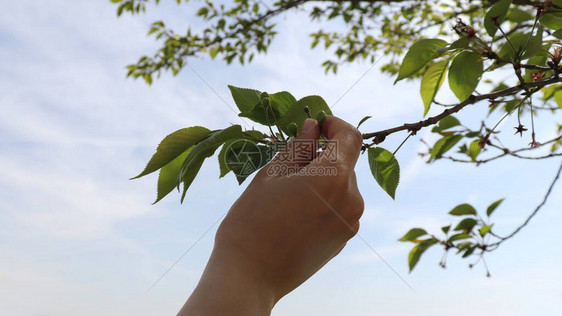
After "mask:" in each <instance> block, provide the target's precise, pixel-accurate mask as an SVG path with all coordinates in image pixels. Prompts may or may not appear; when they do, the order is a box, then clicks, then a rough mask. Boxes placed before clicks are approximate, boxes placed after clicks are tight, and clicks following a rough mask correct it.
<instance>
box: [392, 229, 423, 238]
mask: <svg viewBox="0 0 562 316" xmlns="http://www.w3.org/2000/svg"><path fill="white" fill-rule="evenodd" d="M423 235H427V232H426V231H425V229H422V228H412V229H410V231H408V232H407V233H406V235H404V236H403V237H402V238H400V239H398V241H414V240H416V239H417V238H418V237H420V236H423Z"/></svg>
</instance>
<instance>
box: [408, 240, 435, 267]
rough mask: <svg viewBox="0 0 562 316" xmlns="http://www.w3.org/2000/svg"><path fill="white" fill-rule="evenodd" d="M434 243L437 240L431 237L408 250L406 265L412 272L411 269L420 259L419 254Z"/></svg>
mask: <svg viewBox="0 0 562 316" xmlns="http://www.w3.org/2000/svg"><path fill="white" fill-rule="evenodd" d="M436 243H437V240H435V239H433V238H431V239H426V240H424V241H423V242H422V243H420V244H419V245H416V246H415V247H414V248H412V250H411V251H410V254H409V255H408V266H409V267H410V272H412V270H413V269H414V267H415V266H416V264H417V263H418V261H419V260H420V258H421V256H422V255H423V253H424V252H425V251H426V250H427V249H429V247H431V246H433V245H435V244H436Z"/></svg>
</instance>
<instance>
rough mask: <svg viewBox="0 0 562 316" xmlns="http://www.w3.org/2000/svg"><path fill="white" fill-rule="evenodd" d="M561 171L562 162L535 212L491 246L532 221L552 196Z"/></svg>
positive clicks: (512, 234) (508, 237) (493, 245)
mask: <svg viewBox="0 0 562 316" xmlns="http://www.w3.org/2000/svg"><path fill="white" fill-rule="evenodd" d="M560 173H562V162H561V163H560V167H558V172H557V173H556V177H554V180H552V183H551V184H550V186H549V187H548V191H546V194H545V195H544V198H543V200H542V202H541V203H540V204H539V205H537V207H536V208H535V210H534V211H533V213H531V215H529V217H527V219H526V220H525V222H524V223H523V224H521V225H520V226H519V227H517V228H516V229H515V230H514V231H513V232H512V233H511V234H509V235H507V236H506V237H503V238H501V240H500V241H498V242H495V243H493V244H490V245H489V246H492V247H495V246H499V245H500V244H501V243H502V242H504V241H506V240H508V239H510V238H511V237H513V236H515V235H516V234H517V233H518V232H519V231H520V230H521V229H523V227H525V226H527V224H529V222H530V221H531V219H532V218H533V217H534V216H535V215H537V213H538V212H539V210H540V209H541V208H542V207H543V205H544V204H545V203H546V201H547V200H548V197H549V196H550V193H551V192H552V188H554V185H555V184H556V182H557V181H558V178H560Z"/></svg>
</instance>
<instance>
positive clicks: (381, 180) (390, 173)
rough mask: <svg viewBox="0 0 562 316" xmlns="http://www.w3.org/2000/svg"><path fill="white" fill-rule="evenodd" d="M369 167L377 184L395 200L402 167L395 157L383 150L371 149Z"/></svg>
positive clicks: (378, 148)
mask: <svg viewBox="0 0 562 316" xmlns="http://www.w3.org/2000/svg"><path fill="white" fill-rule="evenodd" d="M368 156H369V167H370V168H371V173H372V174H373V176H374V177H375V180H377V183H378V184H379V185H380V186H381V188H382V189H383V190H385V191H386V193H388V195H390V197H392V198H393V199H394V196H395V193H396V187H398V182H400V166H399V165H398V161H397V160H396V158H395V157H394V155H393V154H392V153H391V152H390V151H388V150H386V149H384V148H382V147H376V148H369V151H368Z"/></svg>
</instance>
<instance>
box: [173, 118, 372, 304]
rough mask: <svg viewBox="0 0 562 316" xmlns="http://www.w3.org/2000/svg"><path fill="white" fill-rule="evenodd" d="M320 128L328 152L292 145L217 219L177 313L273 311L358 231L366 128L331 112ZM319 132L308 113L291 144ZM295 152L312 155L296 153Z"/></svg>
mask: <svg viewBox="0 0 562 316" xmlns="http://www.w3.org/2000/svg"><path fill="white" fill-rule="evenodd" d="M322 134H323V135H324V136H325V137H326V138H327V139H328V140H329V141H330V143H329V144H328V147H329V148H327V151H325V152H324V154H322V153H320V154H318V155H317V154H316V151H315V146H308V148H306V146H288V150H287V151H286V152H284V153H281V154H279V155H278V156H276V157H275V158H274V159H273V160H272V161H271V162H270V163H269V164H268V165H266V166H265V167H264V168H263V169H262V170H260V171H259V172H258V173H257V174H256V176H255V178H254V179H253V181H252V182H251V183H250V185H249V186H248V188H247V189H246V190H245V192H244V193H243V194H242V195H241V196H240V198H239V199H238V200H237V201H236V202H235V203H234V205H233V206H232V208H231V209H230V211H229V213H228V215H227V216H226V218H225V219H224V221H223V222H222V224H221V225H220V227H219V229H218V231H217V234H216V237H215V246H214V249H213V253H212V254H211V258H210V259H209V263H208V264H207V267H206V269H205V272H204V273H203V276H202V278H201V281H200V283H199V285H198V286H197V288H196V290H195V291H194V293H193V294H192V296H191V297H190V299H189V300H188V302H187V303H186V305H185V306H184V308H183V309H182V311H181V312H180V314H185V315H214V314H217V315H219V314H222V315H224V314H229V315H233V314H236V315H265V314H269V313H270V312H271V309H272V308H273V306H274V305H275V303H276V302H277V301H278V300H279V299H281V298H282V297H283V296H284V295H286V294H287V293H289V292H291V291H292V290H293V289H295V288H296V287H298V286H299V285H300V284H302V283H303V282H304V281H306V280H307V279H308V278H310V277H311V276H312V275H313V274H314V273H316V271H318V270H319V269H320V268H321V267H322V266H324V265H325V264H326V263H327V262H328V261H329V260H330V259H332V258H333V257H334V256H335V255H337V254H338V253H339V252H340V251H341V250H342V249H343V247H344V246H345V244H346V242H347V241H348V240H349V239H350V238H351V237H353V236H354V235H355V234H356V233H357V231H358V229H359V218H360V217H361V215H362V213H363V208H364V204H363V199H362V197H361V194H360V193H359V190H358V188H357V182H356V178H355V172H354V167H355V163H356V161H357V158H358V156H359V151H360V148H361V144H362V138H361V134H360V133H359V131H358V130H357V129H356V128H354V127H353V126H351V125H350V124H348V123H346V122H345V121H343V120H341V119H339V118H336V117H333V116H328V117H327V118H326V120H325V121H324V123H323V124H322ZM319 137H320V128H319V126H318V123H317V122H316V121H314V120H312V119H308V120H307V121H306V122H305V124H304V126H303V128H302V131H301V134H300V135H299V136H298V137H297V138H296V139H295V140H293V144H296V143H297V142H299V141H303V140H314V141H317V140H318V139H319ZM308 143H310V142H308ZM313 147H314V148H313ZM327 152H332V153H335V154H336V155H335V156H332V158H335V159H328V158H329V157H327V155H326V154H325V153H327ZM296 156H298V157H303V156H308V157H311V158H312V159H311V160H310V161H302V160H301V159H299V161H294V160H293V159H291V158H292V157H296ZM283 158H285V159H283ZM287 158H289V159H287ZM320 174H323V175H320Z"/></svg>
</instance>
